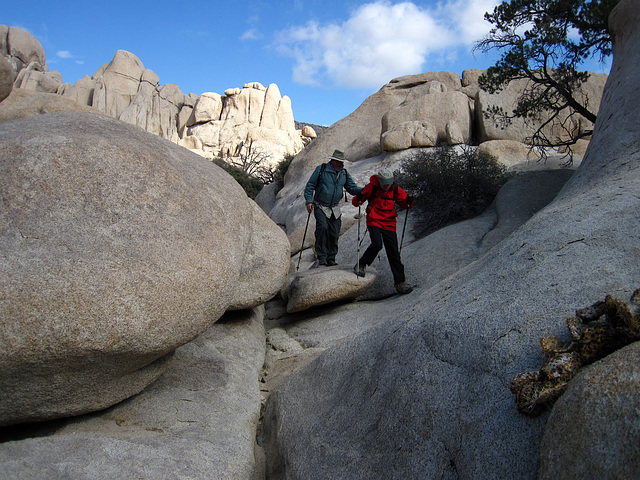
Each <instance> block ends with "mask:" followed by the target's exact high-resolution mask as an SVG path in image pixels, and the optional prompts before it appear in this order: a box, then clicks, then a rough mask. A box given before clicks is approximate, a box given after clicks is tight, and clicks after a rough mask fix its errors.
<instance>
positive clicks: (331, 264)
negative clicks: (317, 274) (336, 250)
mask: <svg viewBox="0 0 640 480" xmlns="http://www.w3.org/2000/svg"><path fill="white" fill-rule="evenodd" d="M334 265H337V263H336V262H335V260H327V267H333V266H334Z"/></svg>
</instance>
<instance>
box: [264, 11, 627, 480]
mask: <svg viewBox="0 0 640 480" xmlns="http://www.w3.org/2000/svg"><path fill="white" fill-rule="evenodd" d="M639 19H640V7H639V6H638V4H637V2H634V1H631V0H623V1H621V2H620V3H619V4H618V6H617V7H616V9H615V10H614V12H613V14H612V16H611V21H610V25H611V29H612V31H613V32H614V37H615V41H614V63H613V68H612V73H611V76H610V78H609V80H608V83H607V87H606V90H605V94H604V97H603V101H602V104H601V108H600V112H599V116H598V121H597V122H596V125H595V130H594V134H593V139H592V141H591V144H590V145H589V148H588V150H587V153H586V155H585V158H584V160H583V162H582V164H581V165H580V167H579V168H578V169H577V171H576V173H575V174H574V175H573V176H572V178H571V179H570V180H569V182H567V184H566V185H565V186H564V188H563V189H562V190H561V192H560V193H559V195H558V196H557V197H556V198H555V199H554V200H553V201H552V202H551V203H550V204H549V205H547V206H546V207H545V208H543V209H542V210H540V211H539V212H538V213H537V214H535V215H534V216H533V217H531V218H530V219H529V220H528V221H527V222H526V223H524V224H523V225H521V226H520V227H519V228H518V229H517V230H515V231H514V232H513V233H512V234H511V235H510V236H508V237H507V238H506V239H505V240H503V241H502V242H500V243H498V244H496V245H495V246H494V247H493V248H491V249H490V250H489V251H488V252H487V253H486V254H485V255H484V256H482V257H481V258H480V259H478V260H476V261H475V262H473V263H471V264H469V265H468V266H467V267H466V268H464V269H462V270H460V271H458V272H456V273H454V274H453V275H452V276H450V277H448V278H446V279H445V280H443V281H441V282H439V283H438V284H436V285H434V286H432V287H431V288H429V289H425V290H420V289H416V290H414V292H413V293H412V294H411V295H406V296H403V297H400V298H398V299H397V300H396V301H394V302H393V303H386V302H376V304H375V305H361V306H360V307H359V308H358V311H357V316H358V317H361V318H370V317H371V316H376V317H378V318H384V321H383V322H382V323H381V324H380V325H379V327H378V328H376V329H374V330H367V331H365V332H364V333H361V334H360V335H359V336H356V337H352V338H350V339H348V340H346V341H344V342H342V343H340V344H338V345H337V346H334V347H332V348H330V349H328V350H326V351H325V352H324V353H323V354H322V355H320V356H319V357H318V358H317V359H316V360H315V361H313V362H312V363H310V364H309V365H307V366H305V367H303V368H302V369H300V370H298V371H297V372H295V373H294V374H293V375H291V376H290V377H289V378H288V379H287V380H286V381H285V382H284V383H282V384H281V385H280V387H279V388H278V389H277V390H276V391H275V392H273V393H272V394H271V396H270V397H269V401H268V404H267V409H266V412H265V440H266V445H267V455H268V459H269V462H268V464H269V468H270V472H269V473H270V476H271V477H270V478H307V477H308V476H311V475H313V474H314V473H317V472H318V471H322V472H323V475H325V476H327V477H340V478H376V477H377V476H378V475H379V472H381V471H382V472H385V474H386V475H387V476H389V477H393V478H443V477H445V478H446V477H452V478H453V477H456V478H531V479H532V478H536V476H537V474H538V465H539V463H538V457H539V452H540V450H539V448H540V445H541V439H542V436H543V431H544V427H545V421H546V419H547V418H548V417H547V416H546V415H543V416H541V417H538V418H537V419H531V418H529V417H527V416H524V415H521V414H520V413H518V411H517V407H516V405H515V401H514V398H513V395H512V394H511V392H510V391H509V387H508V385H509V381H510V380H511V379H512V378H513V377H514V376H515V375H516V374H518V373H520V372H523V371H529V370H533V369H535V368H536V367H537V366H539V365H540V364H541V363H542V360H543V358H542V353H541V351H540V347H539V341H540V338H541V337H542V336H544V335H549V334H551V335H556V334H557V335H561V334H563V333H564V332H565V325H564V320H565V318H566V317H567V316H569V315H571V313H572V311H573V310H575V309H576V308H579V307H581V306H583V305H589V304H591V303H593V302H594V301H595V300H598V299H601V298H602V297H603V295H604V294H605V293H609V294H611V295H613V296H616V297H618V298H629V297H630V295H631V292H632V291H633V290H635V288H637V279H638V278H639V277H640V267H639V266H638V262H637V238H638V236H639V235H640V230H639V228H640V227H639V226H638V225H639V224H638V221H637V211H638V209H639V208H640V199H639V198H638V196H637V194H636V193H635V192H637V191H638V190H639V189H640V177H638V175H637V172H638V168H640V153H639V151H638V148H637V145H638V138H639V136H640V122H639V121H638V118H637V115H636V113H635V112H636V111H637V109H638V98H640V97H639V96H638V93H639V92H638V89H639V87H638V83H637V81H636V76H637V75H636V73H635V65H637V64H638V62H639V61H640V59H639V58H638V57H639V55H640V53H639V52H640V48H639V47H640V30H638V28H637V27H638V25H639V24H640V22H639ZM425 254H426V255H428V253H425ZM343 320H344V318H343ZM629 348H630V347H629ZM585 385H586V384H585ZM585 388H586V387H585ZM318 392H322V395H318ZM585 395H586V393H585ZM631 403H632V402H628V404H631ZM636 403H637V401H636ZM602 404H603V403H602ZM611 415H616V413H615V412H611ZM310 425H312V426H313V428H309V426H310ZM629 438H633V436H631V437H629ZM557 440H558V441H561V440H562V437H560V438H558V439H557ZM548 442H549V443H553V442H554V439H553V438H552V439H550V440H549V441H548ZM545 443H547V440H545ZM598 445H600V446H601V447H602V448H605V449H608V448H611V449H615V448H616V445H619V443H617V442H609V443H607V444H605V443H604V442H602V443H598ZM604 455H606V454H604ZM604 455H603V456H604ZM606 456H607V458H618V454H616V453H615V452H612V453H611V455H606ZM558 458H560V457H558ZM599 458H603V457H599ZM622 458H624V455H623V456H622ZM608 465H610V464H607V466H608ZM568 466H570V465H568ZM616 468H617V467H616V465H612V469H613V470H611V472H612V473H611V474H610V476H611V478H614V477H616V476H617V477H623V476H624V472H625V466H624V465H620V466H619V467H618V469H617V470H616ZM579 472H580V471H578V472H577V473H575V474H574V473H573V472H572V471H571V470H564V471H563V476H566V477H570V478H573V477H575V478H579V477H580V473H579Z"/></svg>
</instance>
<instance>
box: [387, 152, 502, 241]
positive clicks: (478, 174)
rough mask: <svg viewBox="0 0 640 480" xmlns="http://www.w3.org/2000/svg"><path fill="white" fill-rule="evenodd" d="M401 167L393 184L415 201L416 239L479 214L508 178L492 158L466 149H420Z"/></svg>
mask: <svg viewBox="0 0 640 480" xmlns="http://www.w3.org/2000/svg"><path fill="white" fill-rule="evenodd" d="M400 167H401V169H400V171H397V172H395V177H396V183H398V184H399V185H400V186H402V188H404V189H405V190H406V191H407V193H408V194H409V195H413V196H414V197H415V198H416V201H415V208H414V210H415V214H416V215H417V217H418V218H419V219H420V220H418V221H417V222H416V223H415V227H414V233H415V234H416V235H417V236H419V237H422V236H426V235H429V234H430V233H433V232H435V231H436V230H438V229H440V228H443V227H446V226H447V225H452V224H454V223H457V222H460V221H462V220H466V219H469V218H473V217H475V216H477V215H479V214H480V213H482V212H483V211H484V210H486V208H487V207H488V206H489V205H490V204H491V202H493V199H494V198H495V196H496V194H497V193H498V190H499V189H500V187H501V186H502V185H503V184H504V183H505V182H506V181H507V180H508V178H509V176H508V175H507V174H506V173H505V168H504V167H503V166H502V165H500V164H498V163H497V161H496V159H495V158H494V157H493V156H491V155H488V154H480V153H478V151H477V149H472V148H468V147H467V148H464V149H463V150H462V151H461V152H459V151H456V150H455V149H454V148H452V147H449V146H440V147H436V148H435V149H432V150H420V151H418V152H416V153H415V154H414V155H412V156H411V157H409V158H408V159H406V160H405V161H403V162H402V164H401V165H400Z"/></svg>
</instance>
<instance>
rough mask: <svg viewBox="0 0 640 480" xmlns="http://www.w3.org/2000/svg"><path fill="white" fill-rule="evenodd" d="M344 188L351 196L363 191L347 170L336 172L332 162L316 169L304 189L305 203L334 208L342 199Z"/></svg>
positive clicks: (342, 169)
mask: <svg viewBox="0 0 640 480" xmlns="http://www.w3.org/2000/svg"><path fill="white" fill-rule="evenodd" d="M343 188H344V189H346V190H347V192H349V193H350V194H351V195H357V194H359V193H360V192H361V191H362V189H361V188H360V187H358V185H356V182H354V181H353V178H351V175H349V172H347V170H346V169H345V168H341V169H340V170H338V171H336V169H335V168H333V165H331V162H327V163H323V164H321V165H318V166H317V167H316V169H315V170H314V172H313V174H312V175H311V178H309V181H308V182H307V186H306V187H305V189H304V199H305V203H312V202H315V203H317V204H318V205H321V206H323V207H329V208H331V207H334V206H336V205H337V204H338V203H339V202H340V199H341V198H342V189H343ZM314 190H315V195H314Z"/></svg>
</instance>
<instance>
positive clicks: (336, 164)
mask: <svg viewBox="0 0 640 480" xmlns="http://www.w3.org/2000/svg"><path fill="white" fill-rule="evenodd" d="M329 160H331V165H333V168H335V169H336V170H340V169H341V168H343V167H344V161H345V160H346V158H345V156H344V152H343V151H342V150H334V151H333V155H331V156H330V157H329Z"/></svg>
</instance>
